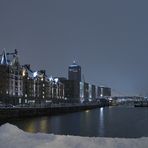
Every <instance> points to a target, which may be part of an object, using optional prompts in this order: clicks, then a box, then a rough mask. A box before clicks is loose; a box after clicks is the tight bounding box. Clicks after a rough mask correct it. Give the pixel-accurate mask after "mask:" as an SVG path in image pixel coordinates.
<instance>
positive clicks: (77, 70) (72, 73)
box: [68, 61, 81, 82]
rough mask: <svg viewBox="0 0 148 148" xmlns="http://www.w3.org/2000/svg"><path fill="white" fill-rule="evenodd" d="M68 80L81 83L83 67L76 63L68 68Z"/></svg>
mask: <svg viewBox="0 0 148 148" xmlns="http://www.w3.org/2000/svg"><path fill="white" fill-rule="evenodd" d="M68 79H69V80H75V81H79V82H80V81H81V66H79V65H77V64H76V63H75V61H74V62H73V64H72V65H69V67H68Z"/></svg>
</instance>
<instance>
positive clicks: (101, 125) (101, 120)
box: [99, 107, 104, 136]
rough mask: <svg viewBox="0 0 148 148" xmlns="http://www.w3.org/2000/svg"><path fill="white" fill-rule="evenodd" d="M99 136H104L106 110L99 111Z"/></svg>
mask: <svg viewBox="0 0 148 148" xmlns="http://www.w3.org/2000/svg"><path fill="white" fill-rule="evenodd" d="M99 135H100V136H104V108H103V107H101V108H100V110H99Z"/></svg>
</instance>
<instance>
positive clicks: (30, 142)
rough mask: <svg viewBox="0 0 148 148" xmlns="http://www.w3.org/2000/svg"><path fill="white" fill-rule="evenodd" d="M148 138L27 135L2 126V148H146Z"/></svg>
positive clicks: (10, 126) (0, 146) (11, 126)
mask: <svg viewBox="0 0 148 148" xmlns="http://www.w3.org/2000/svg"><path fill="white" fill-rule="evenodd" d="M147 146H148V138H139V139H124V138H99V137H91V138H90V137H79V136H59V135H53V134H43V133H37V134H32V133H27V132H24V131H22V130H20V129H18V128H17V127H16V126H14V125H11V124H9V123H7V124H4V125H2V126H0V148H146V147H147Z"/></svg>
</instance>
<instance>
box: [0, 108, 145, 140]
mask: <svg viewBox="0 0 148 148" xmlns="http://www.w3.org/2000/svg"><path fill="white" fill-rule="evenodd" d="M4 122H6V121H1V122H0V124H3V123H4ZM9 123H11V124H14V125H16V126H18V127H19V128H20V129H22V130H24V131H27V132H31V133H37V132H42V133H54V134H60V135H78V136H89V137H94V136H95V137H124V138H135V137H136V138H137V137H148V108H135V107H125V106H124V107H123V106H122V107H105V108H97V109H93V110H86V111H82V112H76V113H68V114H61V115H55V116H42V117H34V118H25V119H15V120H14V119H13V120H11V121H9Z"/></svg>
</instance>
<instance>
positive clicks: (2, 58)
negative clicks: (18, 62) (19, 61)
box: [1, 48, 8, 65]
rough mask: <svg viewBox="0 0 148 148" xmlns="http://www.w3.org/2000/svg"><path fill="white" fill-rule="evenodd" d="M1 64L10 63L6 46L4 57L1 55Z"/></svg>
mask: <svg viewBox="0 0 148 148" xmlns="http://www.w3.org/2000/svg"><path fill="white" fill-rule="evenodd" d="M1 64H3V65H8V61H7V54H6V50H5V48H4V49H3V53H2V57H1Z"/></svg>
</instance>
